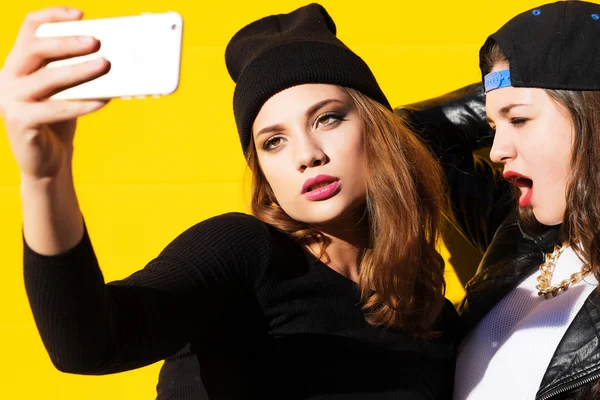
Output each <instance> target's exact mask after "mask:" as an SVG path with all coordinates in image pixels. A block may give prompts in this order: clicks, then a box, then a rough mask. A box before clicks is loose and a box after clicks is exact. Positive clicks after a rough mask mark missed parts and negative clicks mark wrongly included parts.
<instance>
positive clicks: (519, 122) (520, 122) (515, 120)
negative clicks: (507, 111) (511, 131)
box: [510, 118, 529, 127]
mask: <svg viewBox="0 0 600 400" xmlns="http://www.w3.org/2000/svg"><path fill="white" fill-rule="evenodd" d="M527 121H529V118H511V119H510V123H511V124H512V125H513V126H516V127H520V126H523V125H525V123H526V122H527Z"/></svg>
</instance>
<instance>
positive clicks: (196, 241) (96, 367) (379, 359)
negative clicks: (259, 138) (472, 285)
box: [24, 213, 456, 400]
mask: <svg viewBox="0 0 600 400" xmlns="http://www.w3.org/2000/svg"><path fill="white" fill-rule="evenodd" d="M24 248H25V253H24V268H25V284H26V289H27V294H28V296H29V300H30V303H31V308H32V310H33V314H34V317H35V321H36V323H37V326H38V329H39V331H40V334H41V337H42V340H43V342H44V344H45V346H46V349H47V351H48V353H49V355H50V357H51V359H52V361H53V363H54V364H55V365H56V367H57V368H58V369H60V370H62V371H66V372H72V373H80V374H109V373H115V372H120V371H125V370H130V369H133V368H138V367H142V366H145V365H148V364H151V363H153V362H156V361H159V360H163V359H166V362H165V364H164V365H163V368H162V370H161V373H160V379H159V383H158V386H157V391H158V399H161V400H166V399H171V400H172V399H176V400H192V399H194V400H196V399H386V400H387V399H442V398H449V397H450V395H451V389H450V388H449V386H448V385H450V384H451V382H452V374H453V368H454V345H455V343H454V340H455V324H456V319H455V318H456V317H455V314H454V309H453V308H452V306H451V305H450V304H449V303H448V302H447V304H446V305H445V308H444V311H443V312H442V314H441V315H440V316H439V318H438V321H437V325H436V328H437V329H439V330H441V331H442V332H443V333H442V335H441V336H440V337H439V338H437V339H435V340H431V341H428V342H425V341H422V340H419V339H414V338H411V337H408V336H405V335H402V334H401V333H400V332H398V331H397V330H395V329H393V328H383V327H373V326H371V325H369V324H368V323H367V322H366V320H365V317H364V314H363V312H362V310H361V307H360V295H359V292H358V287H357V285H356V284H355V283H354V282H352V281H351V280H349V279H347V278H346V277H344V276H342V275H340V274H338V273H337V272H335V271H334V270H332V269H331V268H329V267H327V266H326V265H324V264H323V263H321V262H320V261H318V260H316V259H315V258H314V257H312V256H311V255H310V254H309V253H308V252H306V251H305V250H304V249H303V248H302V247H301V246H300V245H298V244H297V243H296V242H294V241H293V240H292V239H291V238H290V237H289V236H287V235H285V234H283V233H282V232H280V231H278V230H276V229H275V228H273V227H271V226H269V225H267V224H265V223H263V222H261V221H259V220H258V219H256V218H254V217H252V216H249V215H245V214H238V213H231V214H225V215H221V216H218V217H214V218H211V219H208V220H206V221H203V222H201V223H199V224H197V225H195V226H193V227H191V228H190V229H188V230H187V231H185V232H183V233H182V234H181V235H179V237H177V238H176V239H175V240H173V241H172V242H171V243H170V244H169V245H168V246H167V247H166V248H165V249H164V250H163V251H162V252H161V253H160V254H159V255H158V256H157V257H156V258H155V259H153V260H152V261H150V262H149V263H148V265H147V266H146V267H145V268H143V269H142V270H140V271H138V272H136V273H134V274H133V275H131V276H129V277H128V278H126V279H124V280H121V281H116V282H111V283H108V284H105V282H104V279H103V276H102V273H101V271H100V268H99V266H98V262H97V260H96V257H95V254H94V250H93V248H92V244H91V242H90V239H89V237H88V235H87V231H86V233H85V234H84V237H83V239H82V240H81V242H80V243H79V244H78V245H77V246H76V247H74V248H73V249H71V250H70V251H68V252H66V253H64V254H61V255H57V256H43V255H40V254H37V253H35V252H34V251H32V250H31V249H30V248H29V247H28V246H27V245H26V244H25V246H24Z"/></svg>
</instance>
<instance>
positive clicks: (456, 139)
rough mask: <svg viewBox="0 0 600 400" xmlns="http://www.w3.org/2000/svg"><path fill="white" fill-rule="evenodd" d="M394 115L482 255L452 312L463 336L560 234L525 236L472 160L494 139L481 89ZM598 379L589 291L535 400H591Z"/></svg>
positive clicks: (492, 177) (505, 189) (491, 175)
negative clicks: (433, 162)
mask: <svg viewBox="0 0 600 400" xmlns="http://www.w3.org/2000/svg"><path fill="white" fill-rule="evenodd" d="M396 113H397V114H399V115H401V116H403V117H404V118H405V119H407V120H408V121H409V122H410V123H411V125H412V127H413V129H415V130H416V131H417V132H419V133H421V135H422V136H423V137H424V139H425V140H426V141H427V142H428V144H429V145H430V147H431V149H432V150H433V151H434V152H435V153H436V155H437V156H438V158H439V159H440V161H441V163H442V165H443V167H444V170H445V172H446V177H447V181H448V186H449V190H450V197H451V202H452V207H453V211H454V214H455V218H454V221H452V223H453V224H454V225H455V227H456V228H457V229H458V230H459V231H460V233H462V234H463V235H464V236H465V237H466V238H467V239H468V240H469V241H470V242H471V243H472V244H473V245H474V246H475V247H476V248H477V249H478V250H479V251H480V252H482V254H483V256H482V259H481V262H480V263H479V267H478V268H477V272H476V274H475V276H474V277H473V278H472V279H471V280H469V282H468V283H467V284H466V288H465V289H466V296H465V299H464V300H463V301H462V303H461V304H460V305H459V307H458V311H459V313H460V314H461V320H462V323H463V328H464V333H465V334H466V333H467V332H468V331H469V330H471V329H472V328H473V327H474V326H475V325H476V324H477V323H478V322H479V321H480V320H481V319H482V318H483V317H484V316H485V315H486V313H487V312H488V311H490V310H491V309H492V307H493V306H494V305H496V304H497V303H498V301H500V300H501V299H502V298H503V297H504V296H505V295H506V294H507V293H508V292H509V291H510V290H512V289H513V288H515V287H516V286H518V285H519V283H521V282H522V281H523V280H524V279H525V278H526V277H528V276H529V275H531V274H532V273H534V271H535V270H536V269H537V268H538V267H539V265H540V264H541V263H542V262H543V260H544V254H545V253H546V252H548V251H550V250H551V249H552V247H553V246H554V244H556V243H558V241H559V238H558V234H559V228H558V227H551V228H550V227H548V228H545V229H544V230H543V231H540V232H538V233H536V234H533V233H531V232H527V231H526V230H525V229H524V227H523V225H522V224H521V223H520V222H519V220H518V218H517V215H516V201H515V197H514V195H513V193H514V191H513V188H512V187H511V185H509V184H508V183H507V182H505V181H504V180H503V179H502V176H501V170H500V169H499V168H496V167H495V166H494V165H493V164H492V163H491V162H489V161H488V160H486V159H485V157H482V156H479V155H477V154H476V153H477V151H478V150H480V149H482V148H484V147H488V146H490V145H491V140H492V139H493V132H492V131H491V129H490V128H489V126H488V124H487V122H486V121H485V99H484V96H483V94H482V90H481V85H479V84H475V85H471V86H468V87H465V88H463V89H460V90H458V91H455V92H452V93H449V94H448V95H445V96H442V97H439V98H436V99H433V100H428V101H425V102H422V103H417V104H412V105H409V106H405V107H402V108H398V109H396ZM599 378H600V297H599V296H598V294H597V292H596V291H594V292H592V294H591V295H590V296H589V297H588V298H587V300H586V301H585V303H584V305H583V307H582V308H581V310H580V311H579V313H578V314H577V316H576V317H575V319H574V320H573V322H572V323H571V325H570V326H569V328H568V330H567V332H566V333H565V335H564V336H563V338H562V340H561V341H560V344H559V345H558V348H557V349H556V351H555V353H554V355H553V357H552V360H551V361H550V364H549V365H548V368H547V369H546V372H545V374H544V377H543V379H542V382H541V384H540V387H539V390H538V392H537V395H536V400H547V399H553V400H558V399H561V400H563V399H572V400H575V399H577V400H583V399H586V400H587V399H593V398H598V394H596V396H594V394H593V393H592V392H593V391H592V387H593V386H594V385H600V380H599ZM508 384H510V383H508ZM597 393H600V391H599V392H597Z"/></svg>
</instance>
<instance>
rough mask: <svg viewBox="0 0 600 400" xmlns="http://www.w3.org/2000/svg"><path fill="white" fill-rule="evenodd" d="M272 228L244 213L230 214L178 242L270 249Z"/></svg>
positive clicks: (195, 228) (205, 223)
mask: <svg viewBox="0 0 600 400" xmlns="http://www.w3.org/2000/svg"><path fill="white" fill-rule="evenodd" d="M270 236H271V234H270V229H269V225H268V224H266V223H264V222H262V221H260V220H259V219H258V218H256V217H254V216H252V215H248V214H243V213H237V212H236V213H227V214H221V215H217V216H215V217H211V218H208V219H206V220H204V221H201V222H198V223H197V224H195V225H193V226H191V227H189V228H188V229H186V230H185V231H184V232H182V233H181V234H180V235H179V236H178V237H177V238H176V239H175V241H174V242H178V243H179V244H181V245H185V246H189V245H194V246H195V245H202V246H203V247H208V248H214V249H216V248H228V247H231V246H235V247H240V246H242V247H248V246H250V247H256V246H258V247H270V241H271V240H270Z"/></svg>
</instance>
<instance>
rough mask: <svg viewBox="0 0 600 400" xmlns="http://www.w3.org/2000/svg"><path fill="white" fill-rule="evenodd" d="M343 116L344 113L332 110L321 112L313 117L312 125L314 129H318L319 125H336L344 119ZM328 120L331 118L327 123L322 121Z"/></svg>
mask: <svg viewBox="0 0 600 400" xmlns="http://www.w3.org/2000/svg"><path fill="white" fill-rule="evenodd" d="M345 116H346V115H345V114H343V113H339V112H334V111H328V112H325V113H323V114H320V115H319V116H318V117H317V118H316V119H315V124H314V127H315V129H318V128H319V127H320V126H321V127H327V128H328V127H333V126H337V125H338V124H339V123H340V122H342V121H346V120H345V119H344V117H345ZM328 120H332V121H331V122H328V123H323V122H325V121H328Z"/></svg>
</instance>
